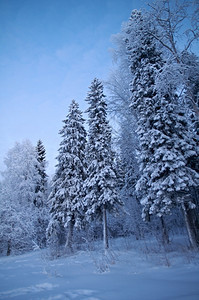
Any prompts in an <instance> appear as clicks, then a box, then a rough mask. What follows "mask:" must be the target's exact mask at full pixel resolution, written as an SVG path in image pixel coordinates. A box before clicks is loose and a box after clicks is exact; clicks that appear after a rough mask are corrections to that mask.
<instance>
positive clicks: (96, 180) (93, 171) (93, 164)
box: [84, 78, 121, 249]
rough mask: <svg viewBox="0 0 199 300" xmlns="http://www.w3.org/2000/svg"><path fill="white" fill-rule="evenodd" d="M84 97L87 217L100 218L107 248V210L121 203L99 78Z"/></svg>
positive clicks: (109, 130) (113, 208) (105, 106)
mask: <svg viewBox="0 0 199 300" xmlns="http://www.w3.org/2000/svg"><path fill="white" fill-rule="evenodd" d="M86 101H87V102H88V104H89V108H88V109H87V113H88V117H89V119H88V124H89V131H88V144H87V149H86V156H87V163H88V176H87V179H86V181H85V184H84V191H85V198H84V205H85V207H86V215H87V218H88V219H89V218H91V219H92V218H102V219H103V238H104V247H105V249H107V248H108V247H109V245H108V233H107V211H108V212H113V211H115V210H116V206H117V205H118V204H121V202H120V200H119V197H118V193H117V176H116V171H115V166H114V155H113V151H112V149H111V129H110V126H109V124H108V120H107V105H106V102H105V96H104V94H103V85H102V83H101V82H100V81H99V80H98V79H96V78H95V79H94V80H93V82H92V83H91V87H90V91H89V92H88V95H87V99H86Z"/></svg>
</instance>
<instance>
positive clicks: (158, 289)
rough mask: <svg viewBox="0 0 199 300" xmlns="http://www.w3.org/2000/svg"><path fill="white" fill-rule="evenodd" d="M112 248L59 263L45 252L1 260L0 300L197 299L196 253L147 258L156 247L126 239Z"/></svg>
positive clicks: (79, 254) (198, 269)
mask: <svg viewBox="0 0 199 300" xmlns="http://www.w3.org/2000/svg"><path fill="white" fill-rule="evenodd" d="M111 243H112V247H111V249H112V250H110V251H109V252H107V254H106V256H105V255H104V254H103V252H102V251H101V250H100V247H99V246H98V247H97V248H96V247H95V248H96V249H95V250H88V249H87V251H79V252H77V253H75V254H74V255H72V256H66V257H62V258H58V259H55V260H50V259H49V256H48V252H47V250H42V251H41V250H39V251H35V252H30V253H27V254H24V255H20V256H12V257H3V258H0V299H2V300H6V299H19V300H27V299H28V300H31V299H37V300H40V299H42V300H47V299H48V300H55V299H68V300H70V299H76V300H111V299H114V300H146V299H147V300H160V299H161V300H168V299H171V300H182V299H183V300H198V299H199V264H198V262H199V261H198V258H199V257H198V254H196V253H193V252H191V253H190V252H189V253H188V252H185V251H184V253H183V251H180V253H178V252H175V251H170V252H164V251H160V249H159V250H158V249H156V251H155V248H154V253H152V252H151V253H150V254H149V253H148V251H147V249H148V247H151V245H153V246H154V245H155V243H154V242H151V243H150V242H148V244H147V242H146V241H142V242H140V241H136V240H129V239H124V238H123V239H122V238H121V239H118V240H116V241H114V240H113V241H112V242H111ZM154 247H155V246H154ZM182 249H183V248H182Z"/></svg>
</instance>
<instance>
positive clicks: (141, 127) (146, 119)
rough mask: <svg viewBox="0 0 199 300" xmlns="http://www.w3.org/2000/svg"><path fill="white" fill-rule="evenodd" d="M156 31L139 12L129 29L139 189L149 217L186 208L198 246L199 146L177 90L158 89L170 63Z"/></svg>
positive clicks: (191, 233) (186, 218)
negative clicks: (198, 166)
mask: <svg viewBox="0 0 199 300" xmlns="http://www.w3.org/2000/svg"><path fill="white" fill-rule="evenodd" d="M150 30H151V31H152V32H153V31H154V29H153V27H152V24H151V23H150V20H149V19H148V18H147V17H146V16H143V15H142V14H141V12H138V11H133V13H132V15H131V18H130V21H129V23H128V25H127V35H128V38H127V47H128V51H129V56H130V60H131V70H132V73H133V75H134V79H133V81H132V85H131V91H132V104H131V106H132V107H133V109H135V111H136V114H137V116H138V130H137V133H138V137H139V142H140V153H139V161H140V171H141V177H140V179H139V181H138V183H137V190H139V191H140V192H141V196H142V200H141V203H142V205H143V217H144V218H148V217H149V216H150V215H157V216H159V217H161V218H162V216H164V214H168V213H170V212H171V210H172V208H173V207H175V206H176V205H179V204H180V205H181V207H182V208H183V211H184V212H185V220H186V225H187V229H188V233H189V238H190V242H191V244H192V245H193V246H196V244H197V235H196V232H195V229H193V228H192V224H190V221H191V220H190V218H188V212H189V210H191V209H194V207H195V205H194V203H193V199H192V198H191V189H192V188H193V187H195V186H197V185H198V180H199V176H198V174H197V172H196V171H195V170H194V169H191V168H190V166H189V165H188V161H189V160H190V159H191V158H193V157H197V155H198V152H197V146H196V143H195V141H194V139H193V136H192V135H191V133H190V132H189V130H188V126H187V122H186V118H185V114H184V111H183V109H182V108H180V107H179V106H178V101H177V100H176V98H177V95H176V93H175V92H176V91H175V86H173V83H172V82H171V83H170V84H168V85H167V91H165V90H163V91H162V90H161V89H159V87H158V85H157V77H158V75H159V74H160V73H161V70H162V68H163V66H164V60H163V59H162V54H161V53H160V52H159V51H158V50H157V46H156V41H155V39H154V38H153V35H152V34H149V31H150ZM154 35H155V33H154ZM192 229H193V230H192Z"/></svg>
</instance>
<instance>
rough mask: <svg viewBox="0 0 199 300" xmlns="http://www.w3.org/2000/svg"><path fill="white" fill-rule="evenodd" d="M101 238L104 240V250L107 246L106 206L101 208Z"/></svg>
mask: <svg viewBox="0 0 199 300" xmlns="http://www.w3.org/2000/svg"><path fill="white" fill-rule="evenodd" d="M103 240H104V249H105V250H106V249H108V248H109V244H108V230H107V215H106V208H103Z"/></svg>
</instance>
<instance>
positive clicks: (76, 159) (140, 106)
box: [0, 0, 199, 254]
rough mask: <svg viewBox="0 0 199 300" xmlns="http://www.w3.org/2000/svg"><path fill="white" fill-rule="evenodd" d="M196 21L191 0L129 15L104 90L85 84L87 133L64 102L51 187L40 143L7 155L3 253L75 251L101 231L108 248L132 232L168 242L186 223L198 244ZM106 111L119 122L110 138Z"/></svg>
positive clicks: (164, 1) (197, 10) (198, 15)
mask: <svg viewBox="0 0 199 300" xmlns="http://www.w3.org/2000/svg"><path fill="white" fill-rule="evenodd" d="M189 12H191V13H190V15H189V14H188V13H189ZM188 18H189V21H190V22H189V25H190V27H189V28H186V32H182V28H183V26H186V24H187V22H186V21H187V19H188ZM198 25H199V7H198V2H197V1H195V2H194V3H192V2H184V1H183V2H181V3H179V2H176V3H174V2H171V1H169V0H161V1H156V2H154V3H150V9H149V11H137V10H134V11H133V12H132V14H131V17H130V19H129V21H128V22H126V23H125V24H123V26H122V29H121V32H120V33H119V34H117V35H116V36H115V37H114V41H115V45H116V49H115V51H114V55H115V58H116V60H117V67H116V68H115V71H114V72H113V73H112V74H111V76H110V79H109V81H108V82H107V83H105V85H106V87H107V88H108V90H109V94H110V96H109V97H105V96H104V92H103V84H102V82H101V81H100V80H98V79H94V80H93V82H92V83H91V86H90V89H89V92H88V95H87V99H86V101H87V103H88V109H87V111H86V112H87V114H88V132H86V130H85V127H84V119H83V117H82V112H81V111H80V110H79V106H78V104H77V103H76V102H75V101H74V100H73V101H72V103H71V105H70V107H69V113H68V115H67V116H66V119H65V120H64V121H63V123H64V125H63V128H62V129H61V130H60V135H61V138H62V140H61V143H60V148H59V149H58V156H57V166H56V171H55V175H54V177H53V179H52V182H51V184H50V187H48V184H47V175H46V170H45V167H46V162H45V149H44V147H43V145H42V142H41V141H39V143H38V145H37V148H36V150H35V149H34V147H32V145H31V144H30V143H28V142H25V143H23V144H16V146H15V147H14V148H13V149H12V150H11V151H10V152H9V153H8V156H7V158H6V160H5V163H6V167H7V170H6V171H5V172H4V174H3V176H4V179H3V181H2V183H1V221H0V222H1V225H0V226H1V231H0V235H1V237H0V239H1V241H2V242H1V245H2V246H1V247H2V251H4V252H5V251H6V252H7V254H10V252H11V251H13V250H14V249H19V248H23V249H27V248H31V247H32V245H33V242H32V241H34V245H35V246H36V247H37V246H38V247H45V246H46V244H48V245H49V246H50V247H51V248H53V247H54V248H55V249H58V248H59V247H60V246H61V245H65V246H66V249H67V250H68V251H72V250H73V248H74V247H75V246H77V244H79V243H82V242H83V241H85V239H86V240H89V239H93V238H101V237H103V241H104V247H105V249H107V248H108V247H109V241H108V236H112V237H116V236H124V235H129V234H133V235H135V236H136V238H137V239H139V238H144V237H145V236H146V235H149V234H153V235H154V234H155V235H157V236H158V237H159V238H160V239H161V240H162V242H163V243H169V242H170V239H169V235H170V234H171V233H172V231H173V232H177V231H178V232H179V231H180V232H181V233H182V232H183V231H184V229H185V228H186V230H187V234H188V237H189V242H190V246H191V247H193V248H195V249H198V246H199V215H198V212H199V155H198V154H199V138H198V137H199V120H198V118H199V60H198V57H197V56H196V55H195V54H194V53H193V52H191V46H192V45H193V44H194V42H196V41H197V40H198V37H199V26H198ZM179 34H183V38H184V39H183V44H182V43H181V44H179V39H178V36H179ZM108 112H109V113H110V116H114V118H116V120H117V124H118V125H117V126H118V128H117V133H116V132H114V133H115V135H114V137H115V139H114V142H113V138H112V133H111V127H110V125H109V122H108V118H107V113H108ZM107 216H108V218H107ZM5 249H6V250H5Z"/></svg>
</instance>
